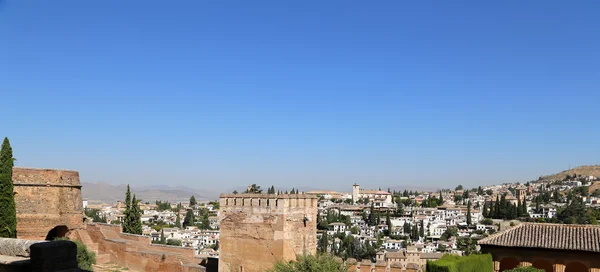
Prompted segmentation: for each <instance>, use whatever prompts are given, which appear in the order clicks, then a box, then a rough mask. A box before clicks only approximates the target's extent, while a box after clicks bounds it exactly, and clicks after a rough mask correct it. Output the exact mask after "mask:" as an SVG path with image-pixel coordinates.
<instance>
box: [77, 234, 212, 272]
mask: <svg viewBox="0 0 600 272" xmlns="http://www.w3.org/2000/svg"><path fill="white" fill-rule="evenodd" d="M77 236H78V237H77V238H78V239H80V240H81V241H82V242H84V243H85V244H86V245H87V246H88V248H97V252H98V253H99V256H104V255H106V259H105V260H104V261H103V262H102V263H104V262H112V263H116V264H119V265H121V266H124V267H127V268H129V269H131V270H132V271H150V272H153V271H156V272H204V271H206V269H205V268H204V267H203V266H201V265H199V263H200V261H201V260H200V259H196V258H195V254H194V249H192V248H183V247H177V246H167V245H156V244H151V242H150V237H149V236H142V235H135V234H127V233H122V232H121V226H118V225H110V224H102V223H91V224H89V225H88V226H87V229H86V230H81V231H78V232H77ZM99 263H100V262H99Z"/></svg>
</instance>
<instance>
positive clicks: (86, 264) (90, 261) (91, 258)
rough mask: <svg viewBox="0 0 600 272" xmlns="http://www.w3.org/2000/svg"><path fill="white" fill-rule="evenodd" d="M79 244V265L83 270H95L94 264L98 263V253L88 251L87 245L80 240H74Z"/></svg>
mask: <svg viewBox="0 0 600 272" xmlns="http://www.w3.org/2000/svg"><path fill="white" fill-rule="evenodd" d="M73 242H75V244H76V245H77V266H79V269H82V270H89V271H93V270H94V269H93V268H92V265H94V264H96V253H95V252H93V251H88V248H87V246H86V245H85V244H84V243H83V242H81V241H78V240H75V241H73Z"/></svg>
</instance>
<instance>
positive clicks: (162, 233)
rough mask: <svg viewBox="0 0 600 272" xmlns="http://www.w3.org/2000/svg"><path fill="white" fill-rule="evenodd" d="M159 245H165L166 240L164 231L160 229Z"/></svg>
mask: <svg viewBox="0 0 600 272" xmlns="http://www.w3.org/2000/svg"><path fill="white" fill-rule="evenodd" d="M160 243H161V244H163V245H166V244H167V239H166V238H165V230H163V229H160Z"/></svg>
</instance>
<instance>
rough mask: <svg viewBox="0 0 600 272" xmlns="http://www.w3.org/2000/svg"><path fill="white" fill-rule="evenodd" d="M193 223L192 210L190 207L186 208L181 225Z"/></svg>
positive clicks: (185, 225)
mask: <svg viewBox="0 0 600 272" xmlns="http://www.w3.org/2000/svg"><path fill="white" fill-rule="evenodd" d="M191 225H194V212H192V210H191V209H188V210H187V212H186V213H185V217H184V218H183V227H184V228H185V227H187V226H191Z"/></svg>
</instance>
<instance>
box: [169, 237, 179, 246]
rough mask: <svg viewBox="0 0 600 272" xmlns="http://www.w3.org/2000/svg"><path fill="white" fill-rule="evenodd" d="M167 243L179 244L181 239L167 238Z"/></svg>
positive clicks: (171, 244)
mask: <svg viewBox="0 0 600 272" xmlns="http://www.w3.org/2000/svg"><path fill="white" fill-rule="evenodd" d="M167 245H170V246H181V240H178V239H168V240H167Z"/></svg>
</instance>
